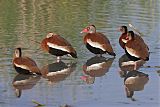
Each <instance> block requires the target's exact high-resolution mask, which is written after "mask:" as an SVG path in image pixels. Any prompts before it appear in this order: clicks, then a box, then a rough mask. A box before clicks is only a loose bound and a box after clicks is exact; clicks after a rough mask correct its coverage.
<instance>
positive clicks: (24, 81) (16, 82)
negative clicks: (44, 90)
mask: <svg viewBox="0 0 160 107" xmlns="http://www.w3.org/2000/svg"><path fill="white" fill-rule="evenodd" d="M39 80H40V76H38V75H25V74H18V75H16V76H15V78H14V79H13V82H12V85H13V87H14V89H15V94H16V96H17V97H21V94H22V90H27V89H32V88H33V86H35V85H36V83H37V82H38V81H39Z"/></svg>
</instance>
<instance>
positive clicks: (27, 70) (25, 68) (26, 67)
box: [12, 48, 41, 75]
mask: <svg viewBox="0 0 160 107" xmlns="http://www.w3.org/2000/svg"><path fill="white" fill-rule="evenodd" d="M12 63H13V67H14V68H15V70H16V71H17V72H18V73H19V74H38V75H41V72H40V70H39V68H38V66H37V64H36V62H35V61H34V60H33V59H31V58H29V57H26V56H22V49H21V48H16V49H15V52H14V58H13V61H12Z"/></svg>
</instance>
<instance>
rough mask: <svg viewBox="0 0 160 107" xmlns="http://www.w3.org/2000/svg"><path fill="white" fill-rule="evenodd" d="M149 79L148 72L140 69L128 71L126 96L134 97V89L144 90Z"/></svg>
mask: <svg viewBox="0 0 160 107" xmlns="http://www.w3.org/2000/svg"><path fill="white" fill-rule="evenodd" d="M148 81H149V76H148V74H145V73H143V72H139V71H131V72H128V73H127V75H126V77H125V78H124V85H125V92H126V96H127V97H128V98H132V97H133V95H134V91H142V90H143V89H144V86H145V84H147V82H148Z"/></svg>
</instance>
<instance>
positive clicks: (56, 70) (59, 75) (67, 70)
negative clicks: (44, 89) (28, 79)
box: [41, 61, 76, 83]
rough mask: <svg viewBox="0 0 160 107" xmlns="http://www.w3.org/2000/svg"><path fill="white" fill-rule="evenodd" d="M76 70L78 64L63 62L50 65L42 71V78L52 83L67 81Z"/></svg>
mask: <svg viewBox="0 0 160 107" xmlns="http://www.w3.org/2000/svg"><path fill="white" fill-rule="evenodd" d="M75 69H76V63H64V62H62V61H60V62H55V63H52V64H48V65H46V66H44V67H43V68H42V69H41V73H42V76H43V77H44V78H47V79H48V80H49V82H50V83H57V82H60V81H63V80H65V78H67V77H68V76H69V75H70V74H71V73H72V72H73V71H74V70H75Z"/></svg>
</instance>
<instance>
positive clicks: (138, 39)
mask: <svg viewBox="0 0 160 107" xmlns="http://www.w3.org/2000/svg"><path fill="white" fill-rule="evenodd" d="M119 31H120V32H121V33H122V34H121V36H120V37H119V44H120V46H121V47H122V48H123V49H124V47H125V43H124V42H123V41H122V39H125V38H126V37H127V32H128V29H127V26H121V27H120V29H119ZM134 35H135V37H134V39H135V40H136V41H139V42H142V43H143V44H145V45H146V47H147V48H148V46H147V44H146V43H145V42H144V40H143V39H142V38H141V36H140V35H138V34H134ZM148 50H149V48H148Z"/></svg>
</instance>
